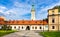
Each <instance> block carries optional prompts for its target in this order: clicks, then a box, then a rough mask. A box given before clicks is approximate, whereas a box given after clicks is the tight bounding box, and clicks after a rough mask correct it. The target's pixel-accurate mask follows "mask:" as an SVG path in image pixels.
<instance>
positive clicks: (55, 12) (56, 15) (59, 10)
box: [48, 6, 60, 31]
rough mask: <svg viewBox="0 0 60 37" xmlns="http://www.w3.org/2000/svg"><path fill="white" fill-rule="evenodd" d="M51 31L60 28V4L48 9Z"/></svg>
mask: <svg viewBox="0 0 60 37" xmlns="http://www.w3.org/2000/svg"><path fill="white" fill-rule="evenodd" d="M48 24H49V31H59V30H60V6H56V7H54V8H52V9H49V10H48Z"/></svg>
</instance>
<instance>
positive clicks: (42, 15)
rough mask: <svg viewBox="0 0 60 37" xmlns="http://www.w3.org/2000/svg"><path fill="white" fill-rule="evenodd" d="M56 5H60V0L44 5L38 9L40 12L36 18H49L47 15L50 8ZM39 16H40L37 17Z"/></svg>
mask: <svg viewBox="0 0 60 37" xmlns="http://www.w3.org/2000/svg"><path fill="white" fill-rule="evenodd" d="M55 6H60V1H59V2H57V3H52V4H51V5H48V6H45V7H43V8H42V9H40V10H39V11H38V13H37V14H36V19H38V20H39V19H41V20H42V19H44V18H47V15H48V9H52V8H53V7H55ZM37 16H39V17H37Z"/></svg>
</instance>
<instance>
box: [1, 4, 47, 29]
mask: <svg viewBox="0 0 60 37" xmlns="http://www.w3.org/2000/svg"><path fill="white" fill-rule="evenodd" d="M0 20H1V21H0V29H1V28H2V26H3V25H10V26H11V28H12V30H48V23H47V21H46V20H35V8H34V5H32V9H31V20H8V21H7V20H4V18H2V19H1V17H0Z"/></svg>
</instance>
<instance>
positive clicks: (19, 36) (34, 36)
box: [3, 30, 42, 37]
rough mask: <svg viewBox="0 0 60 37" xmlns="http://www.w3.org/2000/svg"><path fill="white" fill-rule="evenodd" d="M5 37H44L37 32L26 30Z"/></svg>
mask: <svg viewBox="0 0 60 37" xmlns="http://www.w3.org/2000/svg"><path fill="white" fill-rule="evenodd" d="M3 37H42V36H41V35H39V34H38V33H37V32H35V31H29V30H24V31H19V32H15V33H11V34H8V35H5V36H3Z"/></svg>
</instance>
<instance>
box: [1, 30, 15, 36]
mask: <svg viewBox="0 0 60 37" xmlns="http://www.w3.org/2000/svg"><path fill="white" fill-rule="evenodd" d="M13 32H16V31H13V30H0V37H1V36H3V35H7V34H10V33H13Z"/></svg>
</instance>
